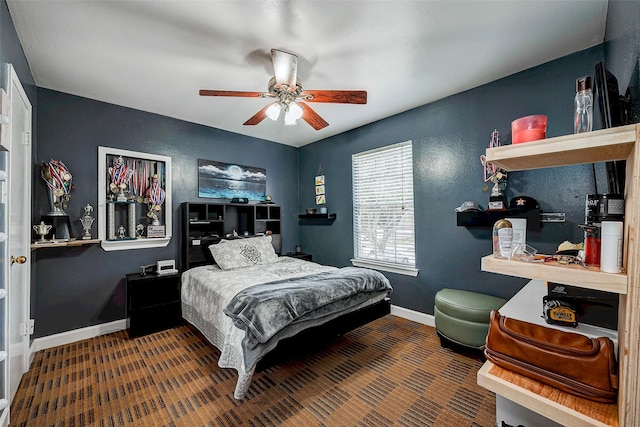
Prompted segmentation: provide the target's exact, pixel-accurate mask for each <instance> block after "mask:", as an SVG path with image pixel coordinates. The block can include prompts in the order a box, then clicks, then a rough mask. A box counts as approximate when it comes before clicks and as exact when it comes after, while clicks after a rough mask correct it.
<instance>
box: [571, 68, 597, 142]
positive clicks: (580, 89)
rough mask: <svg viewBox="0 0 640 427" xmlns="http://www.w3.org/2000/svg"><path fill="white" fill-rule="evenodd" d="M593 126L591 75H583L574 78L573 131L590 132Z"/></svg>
mask: <svg viewBox="0 0 640 427" xmlns="http://www.w3.org/2000/svg"><path fill="white" fill-rule="evenodd" d="M592 128H593V92H592V91H591V77H590V76H584V77H580V78H579V79H577V80H576V98H575V101H574V117H573V132H574V133H582V132H591V129H592Z"/></svg>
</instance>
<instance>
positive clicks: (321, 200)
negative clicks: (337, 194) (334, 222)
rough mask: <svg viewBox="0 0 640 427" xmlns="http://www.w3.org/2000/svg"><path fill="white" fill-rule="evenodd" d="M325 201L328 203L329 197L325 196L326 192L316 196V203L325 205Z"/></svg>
mask: <svg viewBox="0 0 640 427" xmlns="http://www.w3.org/2000/svg"><path fill="white" fill-rule="evenodd" d="M325 203H327V199H326V198H325V197H324V194H320V195H318V196H316V205H324V204H325Z"/></svg>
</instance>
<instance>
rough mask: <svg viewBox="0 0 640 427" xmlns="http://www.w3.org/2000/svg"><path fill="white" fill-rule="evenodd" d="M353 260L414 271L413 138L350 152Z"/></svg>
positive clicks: (354, 261) (386, 267)
mask: <svg viewBox="0 0 640 427" xmlns="http://www.w3.org/2000/svg"><path fill="white" fill-rule="evenodd" d="M351 164H352V174H353V240H354V252H355V254H354V256H355V258H354V259H352V260H351V262H352V263H353V265H356V266H359V267H370V268H375V269H379V270H384V271H391V272H395V273H400V274H407V275H412V276H416V275H417V274H418V270H417V269H416V255H415V227H414V221H413V218H414V217H413V155H412V150H411V141H406V142H402V143H399V144H394V145H390V146H387V147H383V148H379V149H375V150H370V151H365V152H364V153H358V154H354V155H353V156H352V160H351Z"/></svg>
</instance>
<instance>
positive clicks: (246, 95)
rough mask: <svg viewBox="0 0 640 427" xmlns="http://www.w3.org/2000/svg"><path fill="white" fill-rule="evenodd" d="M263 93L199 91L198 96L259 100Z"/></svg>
mask: <svg viewBox="0 0 640 427" xmlns="http://www.w3.org/2000/svg"><path fill="white" fill-rule="evenodd" d="M263 93H264V92H241V91H236V90H208V89H200V96H240V97H244V98H259V97H260V95H262V94H263Z"/></svg>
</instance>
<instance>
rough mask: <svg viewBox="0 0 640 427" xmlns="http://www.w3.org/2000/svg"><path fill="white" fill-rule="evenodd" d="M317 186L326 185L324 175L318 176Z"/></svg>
mask: <svg viewBox="0 0 640 427" xmlns="http://www.w3.org/2000/svg"><path fill="white" fill-rule="evenodd" d="M316 185H324V175H318V176H316Z"/></svg>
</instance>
